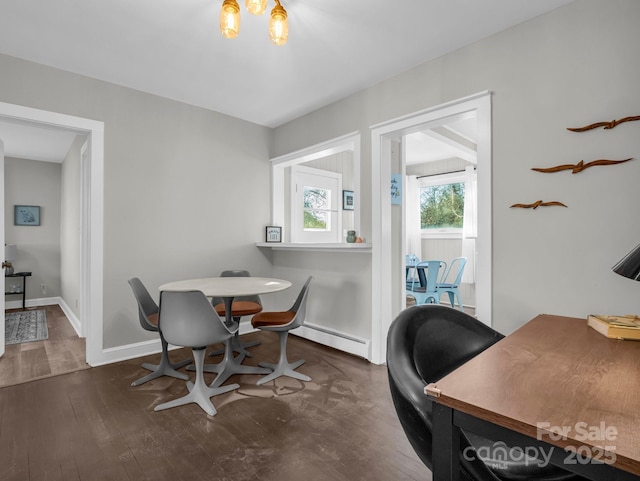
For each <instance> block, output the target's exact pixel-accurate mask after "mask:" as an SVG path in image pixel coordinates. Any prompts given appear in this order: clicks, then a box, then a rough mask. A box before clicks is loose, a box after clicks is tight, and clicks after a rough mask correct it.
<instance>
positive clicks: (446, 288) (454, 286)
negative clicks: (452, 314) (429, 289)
mask: <svg viewBox="0 0 640 481" xmlns="http://www.w3.org/2000/svg"><path fill="white" fill-rule="evenodd" d="M465 265H467V258H466V257H456V258H455V259H453V260H452V261H451V264H449V269H447V270H446V271H445V273H444V275H443V276H442V279H441V281H440V282H439V283H437V284H436V291H437V292H438V297H440V295H441V294H444V293H447V294H448V296H449V302H451V307H453V308H455V307H456V306H455V302H454V300H455V301H457V302H458V308H459V309H460V310H461V311H462V310H464V309H463V308H462V300H461V298H460V291H459V287H460V282H461V281H462V273H463V272H464V266H465ZM456 269H457V270H458V272H457V274H455V276H456V277H455V279H453V281H452V282H447V281H448V280H449V279H448V277H450V276H451V275H452V273H453V272H455V271H456Z"/></svg>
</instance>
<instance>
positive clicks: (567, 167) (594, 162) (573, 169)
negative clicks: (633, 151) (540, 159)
mask: <svg viewBox="0 0 640 481" xmlns="http://www.w3.org/2000/svg"><path fill="white" fill-rule="evenodd" d="M630 160H633V157H629V158H628V159H624V160H607V159H600V160H592V161H591V162H587V163H586V164H585V163H584V160H581V161H580V162H578V163H577V164H563V165H557V166H555V167H549V168H540V167H534V168H532V169H531V170H535V171H536V172H544V173H545V174H549V173H553V172H560V171H562V170H570V171H571V173H572V174H577V173H578V172H582V171H583V170H586V169H588V168H589V167H593V166H594V165H616V164H622V163H624V162H629V161H630Z"/></svg>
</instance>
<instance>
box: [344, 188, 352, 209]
mask: <svg viewBox="0 0 640 481" xmlns="http://www.w3.org/2000/svg"><path fill="white" fill-rule="evenodd" d="M354 207H355V201H354V197H353V191H352V190H343V191H342V210H353V209H354Z"/></svg>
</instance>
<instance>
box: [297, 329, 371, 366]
mask: <svg viewBox="0 0 640 481" xmlns="http://www.w3.org/2000/svg"><path fill="white" fill-rule="evenodd" d="M291 334H294V335H296V336H299V337H302V338H304V339H308V340H310V341H313V342H317V343H319V344H323V345H325V346H329V347H333V348H334V349H338V350H339V351H344V352H348V353H349V354H353V355H355V356H360V357H363V358H365V359H370V355H371V341H370V340H369V339H363V338H359V337H355V336H351V335H349V334H345V333H344V332H340V331H338V330H335V329H329V328H326V327H321V326H317V325H315V324H310V323H308V322H307V323H305V324H304V325H303V326H301V327H299V328H298V329H294V330H293V331H291Z"/></svg>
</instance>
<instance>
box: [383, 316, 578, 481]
mask: <svg viewBox="0 0 640 481" xmlns="http://www.w3.org/2000/svg"><path fill="white" fill-rule="evenodd" d="M503 337H504V336H502V334H500V333H498V332H496V331H494V330H493V329H491V328H490V327H488V326H486V325H485V324H483V323H481V322H480V321H478V320H477V319H475V318H474V317H472V316H469V315H468V314H465V313H464V312H461V311H459V310H457V309H452V308H450V307H445V306H438V305H429V304H427V305H421V306H415V307H411V308H409V309H406V310H404V311H403V312H401V313H400V315H398V317H397V318H396V319H395V320H394V321H393V323H392V324H391V327H390V329H389V334H388V336H387V370H388V374H389V387H390V389H391V397H392V398H393V403H394V405H395V408H396V412H397V414H398V418H399V419H400V424H401V425H402V428H403V429H404V432H405V434H406V435H407V438H408V439H409V442H410V443H411V446H412V447H413V449H414V450H415V452H416V454H417V455H418V456H419V457H420V459H421V460H422V462H423V463H424V464H425V465H426V466H427V467H428V468H429V469H432V457H431V451H432V447H433V443H434V439H433V436H432V427H433V425H432V411H431V406H432V402H433V401H432V400H431V399H430V398H429V397H428V396H426V395H425V393H424V387H425V386H426V385H427V384H429V383H432V382H436V381H438V380H439V379H441V378H443V377H444V376H445V375H447V374H448V373H450V372H452V371H453V370H455V369H456V368H458V367H459V366H461V365H462V364H464V363H465V362H467V361H468V360H470V359H471V358H473V357H475V356H476V355H478V354H480V353H481V352H482V351H484V350H485V349H487V348H488V347H490V346H491V345H493V344H495V343H496V342H498V341H499V340H500V339H502V338H503ZM496 441H499V440H496ZM493 444H494V441H491V440H488V439H485V438H483V437H480V436H478V435H475V434H473V433H468V432H463V435H462V437H461V449H460V452H461V453H463V452H464V450H465V449H466V448H468V447H469V446H472V447H474V448H476V451H478V448H483V447H484V448H490V447H491V446H492V445H493ZM480 452H482V453H489V454H490V453H491V452H492V449H480ZM471 458H473V460H470V459H471ZM460 479H462V480H466V481H480V480H521V481H524V480H545V481H552V480H553V481H560V480H569V479H571V480H580V479H582V478H581V477H579V476H576V475H574V474H571V473H568V472H567V471H564V470H562V469H560V468H557V467H555V466H552V465H543V464H542V463H538V462H536V460H535V459H533V458H524V457H523V456H518V459H506V460H505V459H500V460H491V459H486V458H482V459H481V457H480V456H462V455H461V456H460Z"/></svg>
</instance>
